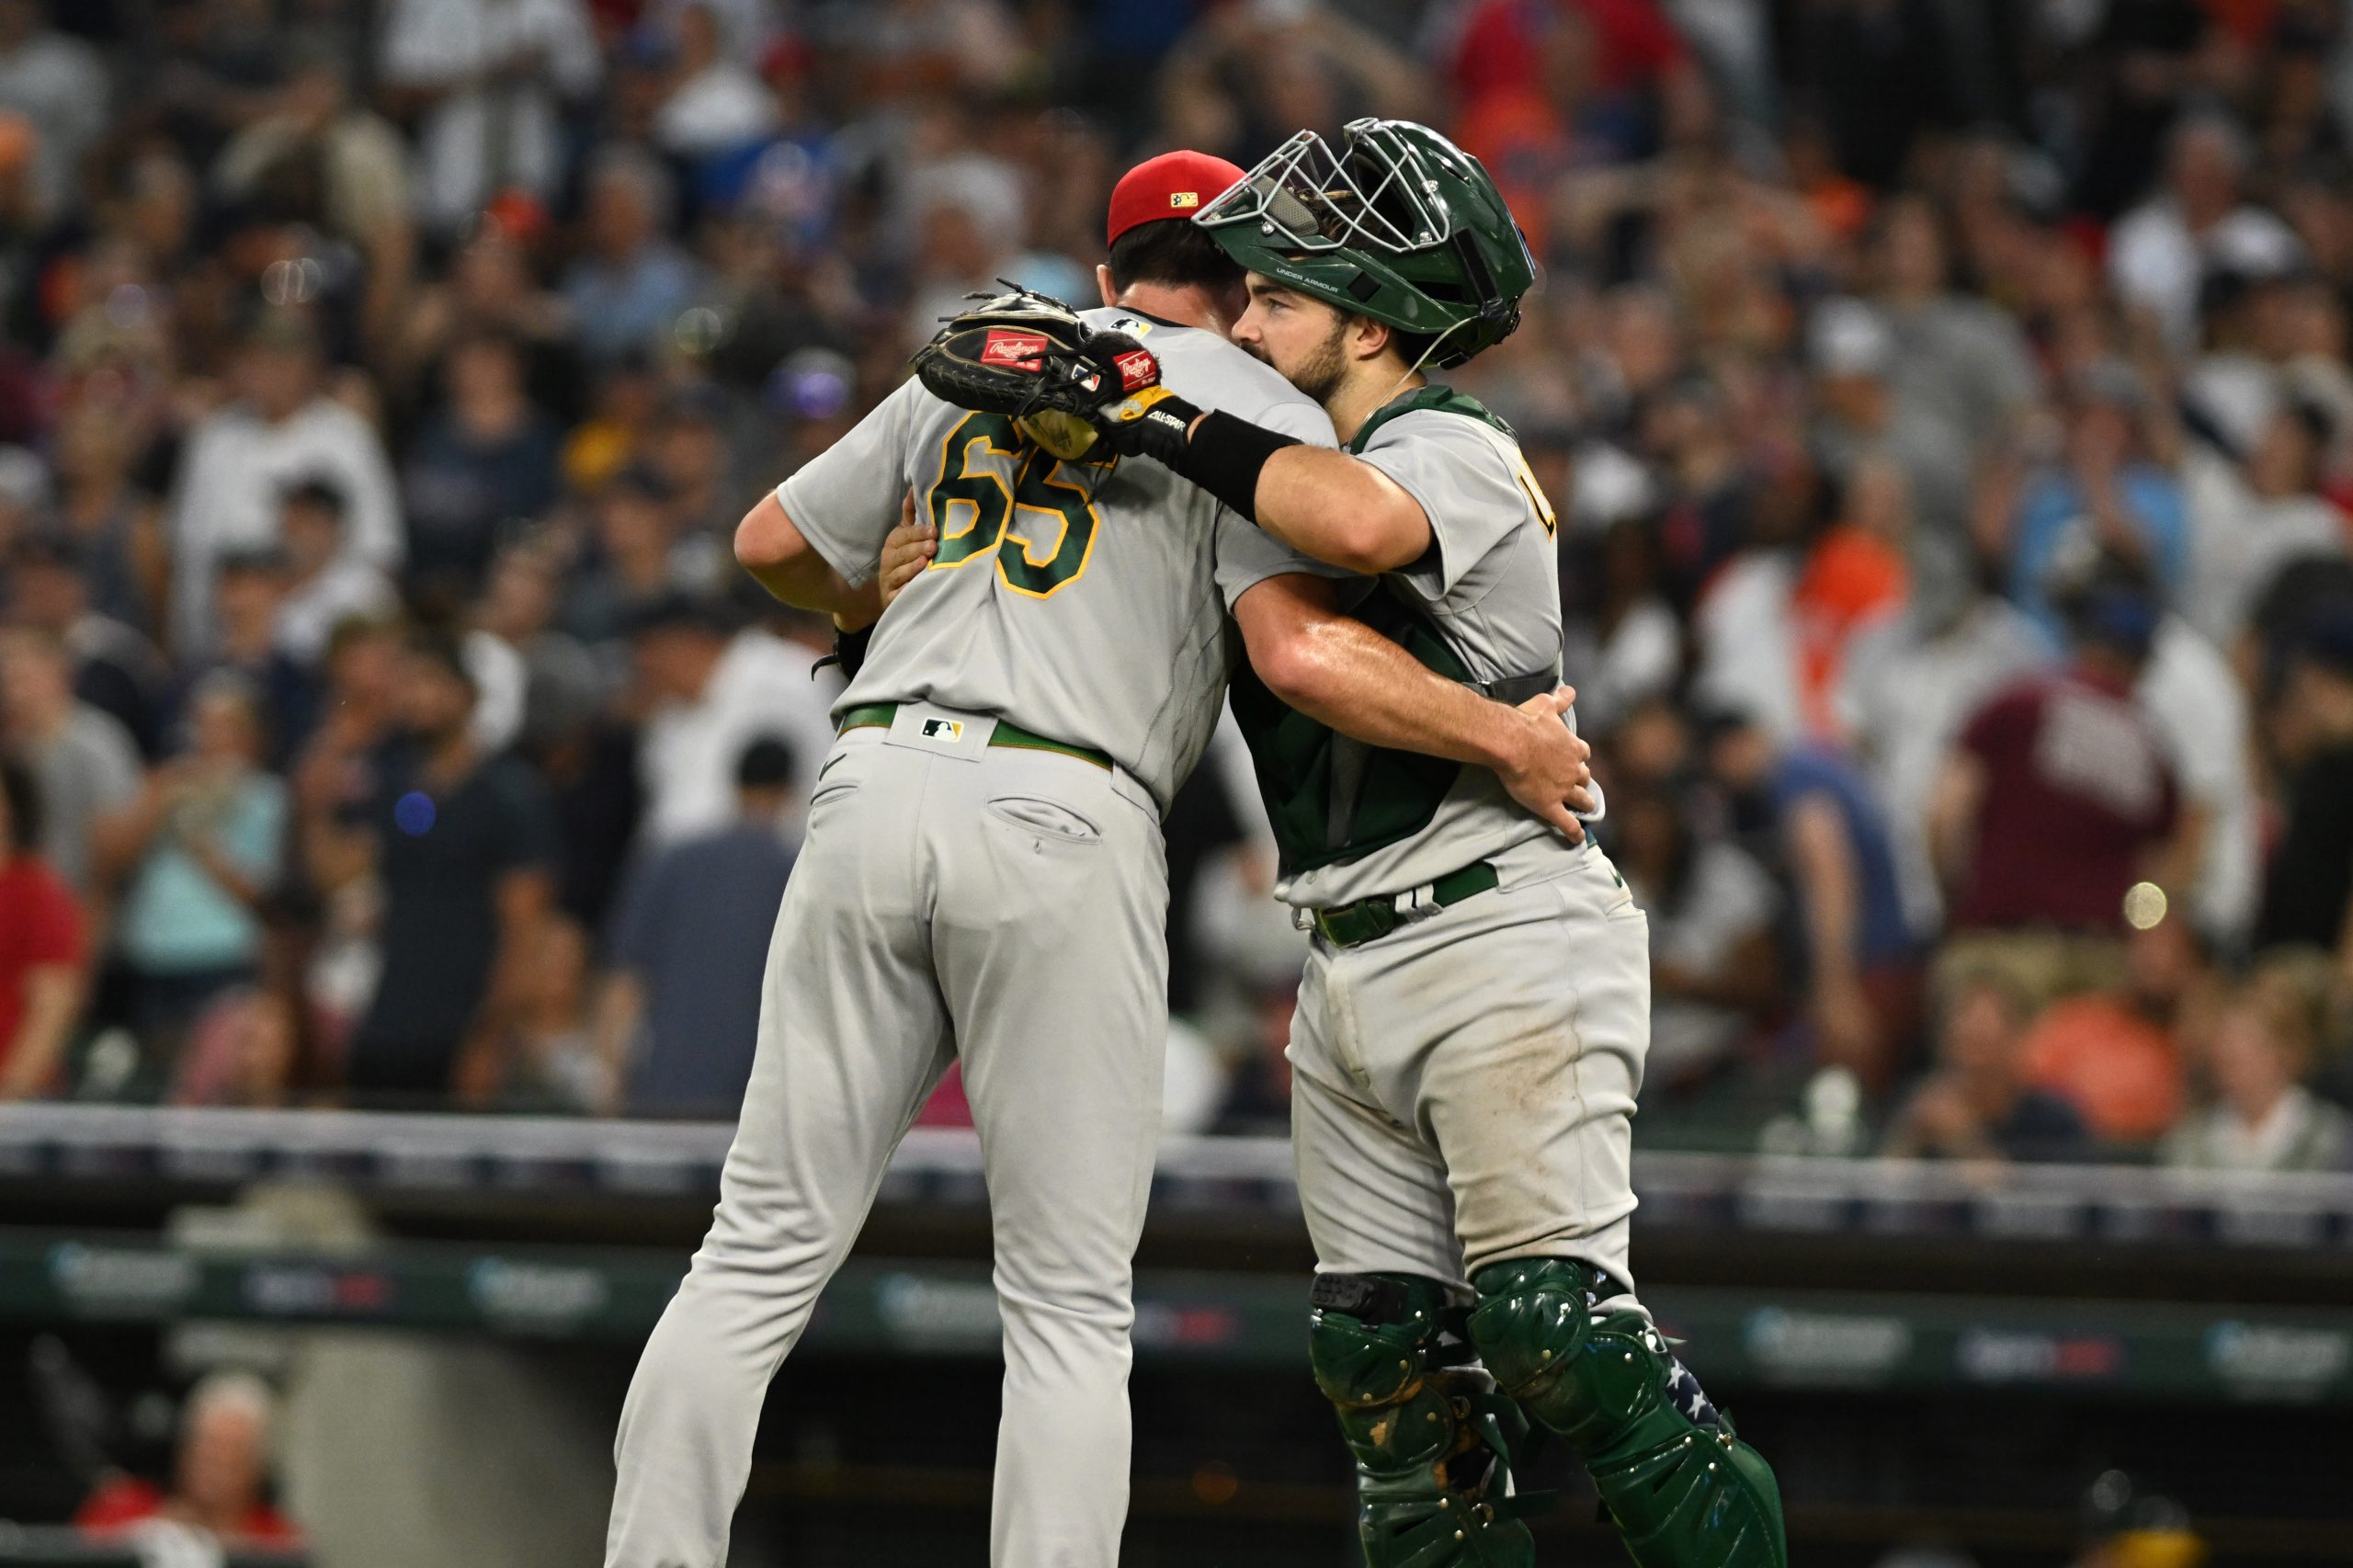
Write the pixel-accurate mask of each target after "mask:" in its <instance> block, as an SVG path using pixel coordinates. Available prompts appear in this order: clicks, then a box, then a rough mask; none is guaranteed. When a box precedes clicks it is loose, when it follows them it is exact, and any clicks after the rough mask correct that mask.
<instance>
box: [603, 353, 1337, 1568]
mask: <svg viewBox="0 0 2353 1568" xmlns="http://www.w3.org/2000/svg"><path fill="white" fill-rule="evenodd" d="M1090 319H1091V320H1092V321H1093V322H1095V323H1096V324H1097V325H1112V326H1119V327H1122V328H1124V329H1125V330H1127V331H1130V332H1133V333H1136V334H1137V335H1140V336H1143V337H1144V338H1145V339H1146V340H1147V341H1149V342H1150V343H1151V344H1152V346H1153V347H1154V349H1156V350H1157V351H1158V352H1159V354H1160V356H1161V361H1162V366H1163V370H1164V373H1165V375H1166V377H1167V379H1168V381H1169V382H1170V384H1171V385H1172V386H1174V387H1175V388H1176V390H1177V391H1178V392H1180V393H1182V394H1183V395H1184V396H1186V397H1188V398H1193V399H1197V400H1199V401H1201V402H1203V403H1216V404H1220V405H1222V406H1224V407H1228V408H1237V409H1247V410H1249V411H1251V416H1252V417H1254V418H1256V419H1257V420H1258V421H1260V422H1261V423H1264V424H1267V425H1271V426H1275V427H1277V428H1279V429H1282V430H1285V431H1287V432H1289V433H1290V434H1293V435H1296V436H1298V437H1301V438H1302V439H1304V440H1310V441H1318V442H1322V443H1324V444H1327V445H1328V444H1329V443H1330V441H1331V439H1332V430H1331V425H1330V423H1329V422H1328V421H1327V420H1326V419H1325V418H1324V415H1323V413H1322V411H1320V410H1319V409H1317V408H1316V407H1315V405H1314V404H1313V403H1310V402H1309V401H1308V400H1307V399H1305V398H1303V397H1302V396H1301V395H1300V394H1298V393H1297V392H1293V391H1292V390H1291V389H1290V386H1288V385H1287V384H1286V383H1284V382H1283V381H1281V380H1280V379H1279V377H1277V376H1276V375H1275V374H1274V373H1273V372H1272V371H1270V370H1268V369H1266V368H1265V367H1263V366H1261V365H1259V364H1258V363H1257V362H1256V361H1255V360H1253V359H1251V358H1249V357H1248V356H1247V355H1245V354H1244V353H1243V352H1242V351H1241V350H1240V349H1238V348H1235V347H1233V346H1232V345H1230V344H1228V343H1226V342H1224V341H1223V340H1222V338H1219V337H1218V336H1216V335H1212V334H1210V333H1206V332H1200V331H1196V330H1192V329H1188V328H1182V327H1172V326H1166V325H1163V324H1156V323H1153V322H1149V321H1144V320H1142V319H1139V318H1135V317H1131V316H1129V315H1127V314H1126V313H1125V312H1117V311H1104V312H1091V314H1090ZM910 489H912V490H913V491H914V492H915V494H916V496H917V497H918V504H919V505H922V506H927V507H928V508H930V510H931V514H932V516H933V517H935V518H937V519H938V523H939V526H940V531H941V535H942V539H941V549H940V553H939V557H938V561H937V562H935V563H934V564H933V566H932V567H931V569H930V570H928V571H926V573H924V574H922V575H921V576H920V577H918V578H917V579H916V580H915V583H913V584H912V585H910V586H909V587H908V588H907V590H906V591H905V592H904V594H903V595H901V597H900V598H899V600H897V601H894V602H893V604H892V607H891V610H890V612H889V614H887V615H885V616H884V617H883V619H882V621H881V626H880V628H879V629H878V631H877V632H876V635H875V638H874V641H873V643H872V646H871V650H870V653H869V654H868V658H867V663H866V665H865V667H864V668H863V669H862V670H861V671H860V672H859V675H858V679H857V680H855V681H854V682H852V683H851V685H850V687H849V689H848V691H847V693H846V694H845V695H844V697H843V698H842V703H841V706H842V707H843V708H847V707H856V706H860V705H864V704H870V703H885V702H890V703H896V704H898V705H899V706H898V709H897V711H896V713H895V714H894V715H893V716H892V721H891V722H890V723H889V724H888V726H883V725H881V724H873V725H865V726H861V727H859V728H856V729H852V730H848V731H847V732H845V733H843V734H841V735H840V736H839V737H838V738H837V739H836V740H835V743H834V747H833V750H832V752H831V753H830V754H829V755H828V756H827V758H826V760H825V763H824V767H823V768H822V769H821V770H820V772H819V775H818V783H817V787H816V790H815V791H814V793H813V795H812V797H811V800H810V804H809V817H808V838H807V843H806V846H805V847H804V849H803V850H802V853H801V859H800V861H799V863H798V865H797V867H796V869H795V870H794V872H793V876H792V881H791V882H790V885H789V886H788V887H787V889H786V891H785V898H784V908H783V911H782V913H781V915H779V919H778V921H777V926H776V933H775V936H774V938H773V939H772V941H771V944H770V947H769V952H768V965H767V977H766V988H765V991H764V993H763V995H762V998H761V1006H760V1026H759V1043H758V1046H757V1049H756V1052H755V1055H754V1059H753V1066H752V1074H751V1081H750V1083H749V1085H748V1086H747V1087H746V1089H745V1096H744V1108H743V1113H742V1116H741V1117H740V1119H738V1121H737V1125H736V1133H735V1142H734V1143H733V1146H732V1147H731V1148H730V1149H729V1151H728V1155H727V1165H726V1169H725V1171H724V1173H723V1175H722V1183H721V1192H720V1202H719V1208H718V1210H717V1211H716V1212H715V1213H714V1215H713V1216H712V1221H711V1227H710V1233H709V1234H708V1235H707V1236H706V1237H705V1238H704V1241H703V1244H702V1247H701V1250H700V1251H699V1252H698V1253H697V1254H696V1255H695V1260H694V1264H693V1266H692V1267H691V1268H689V1270H688V1275H687V1278H686V1280H685V1282H684V1283H683V1284H682V1285H681V1286H680V1287H679V1290H678V1294H677V1295H676V1298H675V1299H674V1300H673V1301H671V1302H670V1305H669V1307H668V1308H667V1309H666V1310H665V1312H664V1313H663V1316H662V1321H661V1323H660V1324H659V1325H658V1326H657V1327H656V1328H655V1330H654V1335H653V1337H652V1339H651V1340H649V1341H648V1343H647V1346H646V1349H645V1354H644V1358H643V1359H642V1361H641V1362H640V1364H639V1368H638V1373H637V1376H636V1377H635V1379H634V1380H632V1381H631V1385H630V1393H629V1399H628V1402H627V1403H626V1405H625V1406H624V1408H623V1412H622V1416H621V1423H620V1433H619V1436H618V1437H617V1438H616V1442H615V1460H616V1470H617V1478H616V1484H615V1487H614V1494H613V1510H612V1516H611V1523H610V1526H609V1528H608V1535H607V1546H606V1557H605V1562H606V1564H607V1568H678V1565H679V1564H684V1563H694V1564H714V1563H719V1562H725V1561H726V1560H727V1552H728V1532H729V1522H730V1520H731V1518H732V1517H733V1513H734V1509H735V1506H736V1503H737V1501H738V1500H739V1499H740V1498H741V1497H742V1495H743V1491H744V1483H745V1476H746V1474H747V1473H748V1471H749V1469H750V1465H751V1451H752V1437H753V1434H754V1432H755V1431H756V1428H757V1426H758V1425H759V1414H760V1405H761V1402H762V1399H763V1396H764V1395H765V1394H766V1392H767V1386H768V1382H769V1380H770V1379H771V1378H772V1377H773V1376H774V1374H775V1372H776V1369H777V1365H778V1363H779V1361H780V1360H782V1359H783V1358H784V1357H785V1355H786V1354H787V1353H788V1352H789V1351H790V1349H791V1347H792V1346H793V1344H794V1342H795V1341H796V1340H797V1339H798V1337H799V1335H800V1334H801V1330H802V1329H803V1328H804V1327H805V1326H806V1325H807V1324H808V1322H809V1316H810V1313H811V1312H812V1311H813V1308H814V1306H815V1303H816V1300H817V1294H818V1292H819V1290H822V1289H823V1288H824V1283H825V1281H826V1280H827V1279H828V1278H831V1276H832V1274H833V1272H834V1270H835V1267H838V1265H839V1264H840V1262H841V1259H842V1257H843V1256H844V1255H845V1254H847V1251H848V1250H849V1247H850V1244H851V1243H852V1242H853V1241H854V1240H856V1238H857V1236H858V1228H859V1225H860V1224H861V1222H862V1221H863V1220H864V1218H865V1214H866V1210H867V1206H868V1205H869V1204H870V1203H871V1202H872V1201H873V1198H874V1193H875V1190H876V1188H877V1187H878V1186H879V1185H880V1184H881V1180H882V1175H883V1171H884V1168H885V1167H886V1165H888V1163H889V1160H890V1157H891V1152H892V1149H893V1148H894V1147H895V1146H896V1145H897V1143H898V1141H899V1138H900V1136H901V1134H903V1133H904V1131H905V1130H906V1128H907V1126H908V1124H909V1122H911V1121H912V1120H913V1119H914V1118H915V1113H916V1111H917V1110H918V1109H919V1108H921V1106H922V1105H923V1103H924V1099H925V1097H926V1096H927V1095H928V1094H929V1093H930V1092H931V1090H932V1087H933V1085H935V1084H936V1083H938V1079H939V1076H940V1074H942V1073H943V1072H944V1071H945V1070H946V1068H947V1066H948V1064H949V1062H950V1061H951V1060H952V1061H955V1062H960V1063H961V1066H962V1069H963V1082H964V1087H965V1091H966V1094H967V1096H968V1097H969V1098H970V1101H971V1104H972V1119H973V1125H974V1126H975V1127H976V1128H977V1129H978V1131H979V1133H980V1140H981V1152H982V1153H981V1157H982V1163H983V1175H984V1176H985V1179H986V1182H987V1186H988V1193H989V1207H990V1212H991V1215H992V1217H993V1221H994V1225H995V1240H996V1246H995V1262H996V1272H995V1278H996V1280H997V1283H998V1287H999V1311H1000V1314H1001V1319H1002V1323H1003V1326H1004V1351H1005V1382H1004V1392H1003V1397H1002V1401H1001V1408H1000V1413H999V1416H998V1423H999V1425H998V1437H997V1449H996V1453H997V1461H996V1487H995V1494H994V1502H993V1506H992V1510H991V1518H990V1549H989V1560H990V1562H992V1563H993V1564H994V1565H995V1568H1044V1565H1047V1564H1051V1565H1053V1568H1116V1564H1117V1562H1118V1560H1119V1549H1120V1527H1121V1523H1122V1521H1123V1519H1124V1517H1125V1516H1126V1512H1127V1495H1128V1471H1129V1443H1130V1437H1131V1423H1130V1419H1129V1411H1128V1403H1127V1382H1128V1370H1129V1359H1130V1346H1129V1336H1128V1330H1129V1326H1130V1324H1131V1321H1132V1317H1133V1308H1132V1304H1131V1263H1132V1259H1133V1256H1134V1253H1135V1245H1136V1240H1137V1237H1138V1236H1139V1235H1140V1234H1141V1233H1142V1226H1143V1214H1144V1204H1145V1200H1146V1199H1147V1198H1148V1196H1149V1195H1150V1193H1151V1190H1152V1163H1153V1151H1154V1144H1155V1138H1156V1134H1157V1133H1158V1131H1159V1121H1160V1114H1159V1112H1160V1085H1161V1062H1162V1057H1163V1054H1164V1047H1165V1042H1166V1038H1167V983H1168V975H1167V970H1168V954H1167V949H1166V946H1165V921H1166V918H1167V906H1168V883H1167V863H1166V858H1165V846H1164V845H1163V842H1162V840H1161V835H1160V821H1159V817H1160V812H1162V811H1163V810H1165V807H1166V804H1167V801H1168V797H1169V796H1170V795H1171V794H1172V793H1173V792H1174V790H1175V789H1176V784H1177V782H1178V781H1179V780H1180V779H1181V778H1183V777H1184V776H1185V774H1186V772H1187V771H1188V769H1189V768H1190V767H1192V766H1193V763H1194V761H1195V760H1196V758H1197V757H1198V756H1199V754H1200V752H1201V750H1202V748H1203V747H1204V746H1205V745H1206V744H1207V743H1208V739H1209V735H1210V733H1211V725H1212V724H1213V722H1214V721H1215V719H1216V716H1217V709H1218V701H1219V699H1220V697H1221V695H1222V692H1223V690H1224V687H1225V684H1226V679H1227V676H1228V674H1229V672H1230V670H1231V668H1232V666H1233V662H1234V649H1235V642H1236V639H1235V638H1234V637H1233V635H1232V634H1231V632H1230V631H1229V630H1228V623H1227V619H1226V609H1227V608H1228V606H1229V605H1230V604H1231V603H1232V602H1233V600H1234V599H1235V598H1237V597H1240V595H1241V594H1242V592H1243V591H1244V590H1245V589H1246V588H1248V587H1249V586H1250V585H1252V584H1254V583H1257V582H1260V581H1262V580H1264V579H1265V578H1267V577H1268V576H1271V575H1274V574H1279V573H1288V572H1303V571H1320V570H1324V569H1322V568H1317V567H1315V566H1313V564H1312V563H1311V562H1307V561H1306V560H1304V559H1303V558H1302V557H1299V556H1296V555H1293V554H1292V553H1291V552H1290V551H1288V550H1286V549H1284V548H1282V547H1281V546H1280V545H1279V543H1277V542H1276V541H1274V540H1270V539H1268V538H1267V536H1266V535H1264V534H1262V533H1260V532H1259V531H1258V530H1257V529H1256V528H1252V527H1250V526H1249V525H1248V524H1246V523H1243V522H1239V521H1237V520H1236V519H1235V518H1233V517H1232V516H1231V515H1230V514H1228V513H1226V512H1225V511H1224V510H1223V509H1222V507H1220V506H1218V504H1217V503H1216V502H1215V501H1213V500H1212V499H1211V498H1210V497H1209V496H1208V495H1207V494H1204V493H1202V492H1201V491H1199V490H1197V489H1196V488H1194V487H1193V486H1192V485H1190V484H1185V483H1179V482H1178V481H1176V479H1175V478H1174V477H1173V476H1171V475H1170V474H1169V473H1168V472H1167V471H1166V470H1165V469H1163V468H1161V467H1160V466H1159V465H1157V464H1154V463H1148V462H1128V463H1121V464H1120V465H1119V466H1118V468H1117V469H1116V470H1111V471H1107V470H1105V469H1103V468H1099V467H1090V466H1088V465H1085V464H1070V463H1061V462H1057V461H1055V460H1053V459H1052V458H1051V457H1050V456H1047V455H1044V454H1041V453H1040V452H1038V451H1037V450H1036V449H1033V448H1030V447H1029V446H1028V445H1027V444H1026V443H1023V442H1020V441H1017V439H1016V438H1015V436H1014V432H1013V429H1012V427H1011V426H1009V425H1008V424H1007V423H1006V421H1004V420H1002V419H997V418H994V417H993V416H990V415H973V414H968V413H966V412H965V411H964V410H962V409H959V408H953V407H950V406H949V405H948V404H947V403H941V402H939V401H938V400H937V399H935V398H933V397H932V396H931V395H930V394H929V393H927V392H924V391H923V390H922V389H921V388H920V387H919V386H916V385H914V384H912V383H911V384H909V385H908V386H906V387H904V388H902V389H901V390H900V391H899V392H895V393H893V394H892V396H891V397H890V398H889V399H888V400H886V401H885V403H883V404H882V406H881V408H880V409H879V410H877V411H876V412H875V413H874V414H872V415H870V416H869V417H868V418H867V419H866V420H864V421H863V422H862V423H860V424H859V425H858V427H857V428H856V429H854V430H852V431H851V432H850V433H849V434H848V435H847V437H844V438H843V439H842V440H841V441H840V442H839V443H838V444H836V445H835V447H834V448H833V449H831V450H830V451H828V452H826V453H825V454H824V456H822V457H820V458H818V459H817V460H814V461H813V462H812V463H810V464H809V466H808V467H806V468H804V469H802V470H801V472H799V473H797V474H795V475H794V476H793V477H792V478H791V479H790V480H789V481H787V482H786V483H785V484H784V485H782V486H781V487H780V489H779V492H778V495H779V500H780V502H781V503H782V505H783V506H784V510H785V512H786V515H787V516H789V517H791V519H792V520H793V522H794V523H795V524H796V525H797V526H798V527H799V528H800V529H801V532H802V534H803V535H804V536H805V537H806V538H807V539H808V540H810V541H811V542H812V544H813V545H814V546H815V548H816V549H817V550H818V551H820V552H822V553H823V554H824V558H825V559H826V561H827V562H830V563H831V564H832V565H833V566H834V567H835V570H837V571H839V572H840V573H841V574H843V575H844V576H846V577H849V578H852V579H862V578H864V577H865V576H866V575H867V574H870V572H871V571H872V570H873V569H874V566H875V564H876V561H877V558H878V556H879V554H880V551H881V545H882V542H883V540H884V538H885V536H886V535H887V534H888V533H889V532H890V530H891V528H892V526H893V525H894V524H896V523H897V521H898V519H899V508H900V501H901V497H902V496H904V495H905V494H907V492H908V491H909V490H910ZM837 711H838V710H837ZM996 721H1009V722H1011V723H1013V724H1015V725H1017V726H1018V727H1019V728H1021V729H1023V730H1027V731H1029V732H1030V733H1032V734H1034V735H1038V736H1041V737H1046V738H1050V739H1052V740H1056V741H1061V742H1063V743H1065V744H1070V745H1074V746H1080V747H1087V748H1092V749H1093V750H1096V751H1100V752H1103V753H1105V754H1108V756H1111V757H1113V758H1115V759H1117V761H1118V762H1119V763H1120V767H1119V768H1117V769H1110V768H1106V767H1101V766H1099V765H1098V764H1097V763H1096V762H1094V761H1092V760H1089V759H1087V758H1086V757H1083V756H1070V755H1067V754H1065V753H1063V752H1059V751H1051V750H1044V749H1040V748H1036V747H1031V746H1021V745H995V744H990V742H991V739H992V738H993V737H994V735H995V733H996Z"/></svg>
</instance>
